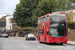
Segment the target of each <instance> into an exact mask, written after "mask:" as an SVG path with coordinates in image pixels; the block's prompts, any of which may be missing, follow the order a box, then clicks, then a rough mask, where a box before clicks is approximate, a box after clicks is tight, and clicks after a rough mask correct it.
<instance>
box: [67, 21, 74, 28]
mask: <svg viewBox="0 0 75 50" xmlns="http://www.w3.org/2000/svg"><path fill="white" fill-rule="evenodd" d="M68 28H70V29H75V22H73V21H68Z"/></svg>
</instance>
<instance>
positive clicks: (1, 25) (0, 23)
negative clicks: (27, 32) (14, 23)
mask: <svg viewBox="0 0 75 50" xmlns="http://www.w3.org/2000/svg"><path fill="white" fill-rule="evenodd" d="M5 27H6V18H5V17H2V18H0V31H3V30H5Z"/></svg>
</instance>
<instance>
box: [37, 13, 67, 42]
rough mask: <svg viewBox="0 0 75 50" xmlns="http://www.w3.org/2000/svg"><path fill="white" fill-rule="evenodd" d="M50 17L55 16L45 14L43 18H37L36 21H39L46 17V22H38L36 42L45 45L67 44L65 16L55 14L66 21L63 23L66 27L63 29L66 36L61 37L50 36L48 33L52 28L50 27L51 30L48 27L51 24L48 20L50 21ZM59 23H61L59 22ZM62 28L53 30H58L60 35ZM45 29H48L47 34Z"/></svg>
mask: <svg viewBox="0 0 75 50" xmlns="http://www.w3.org/2000/svg"><path fill="white" fill-rule="evenodd" d="M50 15H55V14H47V15H44V16H41V17H39V18H38V20H39V19H42V18H44V17H45V16H48V21H46V22H40V23H39V22H38V24H37V40H38V41H40V42H46V43H67V37H68V36H67V35H68V25H67V17H66V15H65V14H56V15H62V16H63V15H64V16H65V18H66V20H65V22H66V27H65V30H66V35H65V36H61V37H59V36H57V35H52V36H51V33H50V32H51V30H52V29H53V26H52V29H51V26H50V24H51V23H50V19H51V18H50V17H51V16H50ZM60 23H62V22H60ZM62 25H63V24H62ZM55 26H56V25H55ZM62 28H64V26H63V27H62V26H61V28H54V30H55V31H57V30H58V29H59V31H58V32H61V33H62V32H63V31H64V29H62ZM47 29H48V32H47ZM43 30H44V31H43ZM54 30H53V32H54ZM60 30H61V31H60ZM47 33H48V34H47ZM61 33H60V34H61ZM56 34H57V33H56ZM61 35H62V34H61Z"/></svg>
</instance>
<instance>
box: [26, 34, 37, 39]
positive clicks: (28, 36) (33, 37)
mask: <svg viewBox="0 0 75 50" xmlns="http://www.w3.org/2000/svg"><path fill="white" fill-rule="evenodd" d="M25 39H26V40H36V37H35V36H34V34H27V35H26V38H25Z"/></svg>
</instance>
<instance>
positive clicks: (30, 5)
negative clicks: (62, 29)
mask: <svg viewBox="0 0 75 50" xmlns="http://www.w3.org/2000/svg"><path fill="white" fill-rule="evenodd" d="M73 1H74V0H72V1H71V0H20V3H19V4H17V5H16V9H15V12H14V14H13V16H14V18H13V19H14V20H15V21H16V22H17V25H18V26H21V27H25V26H32V20H33V26H34V27H36V26H37V20H38V17H40V16H43V15H46V14H48V13H52V12H55V11H60V10H61V11H63V10H69V9H72V5H71V3H73ZM68 21H70V19H69V17H68Z"/></svg>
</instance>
